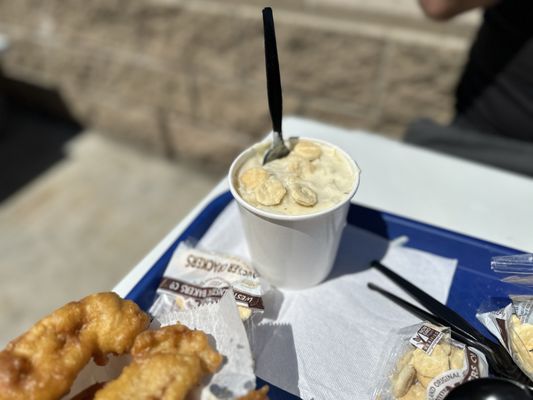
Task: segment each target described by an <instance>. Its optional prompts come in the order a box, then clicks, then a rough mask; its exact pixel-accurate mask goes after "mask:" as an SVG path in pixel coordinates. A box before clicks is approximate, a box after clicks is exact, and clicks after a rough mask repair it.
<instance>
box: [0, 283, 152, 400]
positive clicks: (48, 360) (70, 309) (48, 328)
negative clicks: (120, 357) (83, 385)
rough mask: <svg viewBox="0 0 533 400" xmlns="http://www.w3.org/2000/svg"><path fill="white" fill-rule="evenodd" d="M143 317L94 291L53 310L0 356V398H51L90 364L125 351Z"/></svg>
mask: <svg viewBox="0 0 533 400" xmlns="http://www.w3.org/2000/svg"><path fill="white" fill-rule="evenodd" d="M148 325H149V317H148V316H147V315H146V314H145V313H144V312H143V311H141V310H140V309H139V307H138V306H137V305H136V304H135V303H134V302H132V301H129V300H123V299H121V298H120V297H119V296H118V295H116V294H115V293H99V294H94V295H91V296H87V297H85V298H84V299H82V300H80V301H76V302H71V303H68V304H66V305H65V306H63V307H61V308H59V309H58V310H56V311H54V312H53V313H52V314H50V315H49V316H47V317H45V318H43V319H42V320H40V321H39V322H37V323H36V324H35V325H34V326H32V327H31V328H30V330H29V331H27V332H26V333H24V334H23V335H22V336H20V337H18V338H17V339H15V340H13V341H11V342H10V343H9V344H8V345H7V346H6V348H5V349H4V350H3V351H2V352H0V400H19V399H31V400H56V399H59V398H60V397H61V396H63V395H65V394H67V393H68V392H69V390H70V386H71V385H72V383H73V382H74V380H75V379H76V376H77V375H78V373H79V372H80V370H81V369H82V368H83V367H84V366H85V365H86V364H87V363H88V362H89V361H90V360H91V358H93V359H94V361H95V362H96V363H97V364H98V365H103V364H105V363H106V362H107V355H109V354H123V353H126V352H128V351H129V350H130V348H131V346H132V345H133V341H134V339H135V337H137V335H138V334H139V333H140V332H142V331H144V330H145V329H146V328H147V327H148Z"/></svg>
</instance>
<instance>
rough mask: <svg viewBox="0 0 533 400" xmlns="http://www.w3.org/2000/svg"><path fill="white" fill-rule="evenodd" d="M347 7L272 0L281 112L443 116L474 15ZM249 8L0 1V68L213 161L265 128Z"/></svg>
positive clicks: (88, 117) (125, 135) (125, 128)
mask: <svg viewBox="0 0 533 400" xmlns="http://www.w3.org/2000/svg"><path fill="white" fill-rule="evenodd" d="M382 1H385V0H382ZM405 1H407V0H403V2H404V3H405ZM408 1H414V0H408ZM287 3H289V4H287ZM355 3H356V5H355V6H351V7H350V6H347V5H346V3H345V2H342V1H340V2H339V1H337V2H335V1H332V0H314V1H311V0H292V1H291V2H282V1H281V0H274V1H272V2H271V4H272V6H273V7H274V13H275V19H276V30H277V39H278V52H279V57H280V66H281V73H282V84H283V89H284V113H285V114H286V115H289V114H293V115H301V116H307V117H311V118H315V119H319V120H322V121H326V122H332V123H335V124H338V125H341V126H346V127H349V128H358V129H367V130H371V131H375V132H378V133H382V134H385V135H390V136H398V135H401V133H402V132H403V130H404V129H405V126H406V124H407V123H408V122H409V121H410V120H412V119H414V118H416V117H420V116H426V117H431V118H434V119H436V120H437V121H440V122H446V121H447V120H448V119H449V118H450V115H451V110H452V101H453V99H452V93H453V88H454V85H455V80H456V79H457V76H458V73H459V71H460V68H461V66H462V64H463V61H464V57H465V53H466V49H467V45H468V42H469V38H470V37H471V35H472V33H473V31H474V29H475V25H476V24H475V21H474V22H472V21H459V22H455V23H451V24H447V25H437V24H434V23H430V22H428V21H425V20H424V18H422V17H421V16H420V15H418V14H412V13H411V14H401V13H398V12H397V11H398V10H395V12H387V11H386V10H383V7H382V8H376V9H372V7H370V8H369V7H368V4H371V3H372V2H366V3H365V4H366V5H367V7H366V8H361V7H359V8H357V3H361V1H359V2H355ZM378 3H379V2H378ZM401 3H402V1H399V0H398V4H401ZM262 5H263V4H262V3H261V2H259V1H258V0H226V1H224V2H217V1H215V0H16V1H13V0H0V33H3V34H6V35H7V36H8V37H9V40H10V42H11V46H10V48H9V50H8V51H7V52H6V53H5V54H3V55H2V57H0V68H1V70H2V73H3V74H4V75H5V76H6V77H8V78H11V79H16V80H21V81H24V82H28V83H31V84H34V85H37V86H41V87H45V88H50V89H53V90H56V91H58V92H59V94H60V95H61V96H62V97H63V99H64V100H65V102H66V103H67V105H68V107H69V108H70V110H71V111H72V113H73V115H74V116H75V117H76V118H77V119H78V120H79V121H80V122H81V123H83V124H85V125H86V126H88V127H91V128H95V129H96V130H98V131H100V132H103V133H105V134H107V135H111V136H113V137H115V138H117V139H119V140H121V141H123V142H124V143H129V144H132V145H136V146H138V147H140V148H142V149H145V150H147V151H152V152H154V153H157V154H161V155H163V156H166V157H169V158H186V159H193V160H196V161H200V162H202V163H203V164H206V165H212V166H214V167H226V166H227V165H228V162H229V161H230V160H231V159H232V158H233V157H234V155H235V154H236V153H237V152H238V151H239V150H241V149H242V148H244V147H246V146H248V145H249V144H250V143H252V142H254V141H256V140H257V139H258V138H259V137H261V136H262V135H264V134H265V132H267V131H268V130H269V129H270V120H269V115H268V108H267V101H266V90H265V72H264V58H263V41H262V40H263V38H262V21H261V8H262Z"/></svg>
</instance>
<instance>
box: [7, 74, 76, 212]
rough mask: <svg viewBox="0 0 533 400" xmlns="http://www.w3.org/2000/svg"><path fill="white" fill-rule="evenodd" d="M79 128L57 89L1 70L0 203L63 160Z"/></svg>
mask: <svg viewBox="0 0 533 400" xmlns="http://www.w3.org/2000/svg"><path fill="white" fill-rule="evenodd" d="M81 131H82V127H81V125H80V124H79V123H77V122H76V121H75V120H74V118H73V117H72V115H71V113H70V112H69V110H68V108H67V106H66V105H65V102H64V101H63V100H62V99H61V97H60V95H59V94H58V93H57V92H55V91H53V90H48V89H43V88H40V87H37V86H33V85H30V84H27V83H22V82H19V81H14V80H11V79H7V78H5V77H3V75H2V73H1V71H0V182H1V184H0V202H2V201H4V200H6V199H7V198H9V197H10V196H11V195H12V194H14V193H15V192H17V191H18V190H20V189H22V188H23V187H24V186H25V185H27V184H28V183H30V182H31V181H33V180H34V179H35V178H37V177H38V176H39V175H41V174H42V173H43V172H44V171H46V170H47V169H49V168H50V167H51V166H53V165H54V164H55V163H57V162H58V161H60V160H62V159H63V158H64V157H65V153H64V145H65V143H66V142H68V141H69V140H70V139H72V138H73V137H74V136H76V135H78V134H79V133H80V132H81Z"/></svg>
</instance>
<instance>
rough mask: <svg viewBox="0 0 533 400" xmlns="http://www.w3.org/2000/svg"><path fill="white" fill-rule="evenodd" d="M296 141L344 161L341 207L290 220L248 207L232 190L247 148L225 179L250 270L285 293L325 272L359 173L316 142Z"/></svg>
mask: <svg viewBox="0 0 533 400" xmlns="http://www.w3.org/2000/svg"><path fill="white" fill-rule="evenodd" d="M301 139H304V140H309V141H312V142H318V143H322V144H324V145H327V146H330V147H333V148H335V149H336V150H337V151H338V152H339V153H340V154H343V155H344V156H345V157H346V160H347V161H348V163H349V164H350V166H351V168H352V170H353V174H354V182H353V187H352V190H351V191H350V194H349V195H348V196H346V198H345V199H344V201H343V202H341V203H339V204H336V205H335V206H333V207H331V208H329V209H326V210H321V211H318V212H316V213H313V214H307V215H294V216H291V215H280V214H275V213H272V212H268V211H264V210H260V209H258V208H256V207H254V206H252V205H251V204H249V203H247V202H246V201H245V200H244V199H243V198H242V197H241V196H240V194H239V192H238V191H237V179H238V172H239V169H240V168H241V166H242V165H243V164H244V162H245V161H246V160H248V159H249V158H250V157H253V156H254V155H255V150H254V149H253V148H248V149H247V150H245V151H243V152H242V153H241V154H240V155H239V156H238V157H237V158H236V159H235V161H233V163H232V164H231V167H230V170H229V175H228V178H229V185H230V190H231V193H232V194H233V197H234V198H235V199H236V200H237V203H238V205H239V211H240V214H241V220H242V224H243V228H244V234H245V238H246V242H247V244H248V250H249V251H250V255H251V258H252V262H253V264H254V266H255V268H256V269H257V271H258V272H259V273H260V274H261V276H263V277H264V278H265V279H267V280H268V281H269V282H270V283H271V284H274V285H276V286H278V287H281V288H286V289H303V288H307V287H310V286H314V285H316V284H318V283H320V282H321V281H323V280H324V278H326V276H327V275H328V274H329V273H330V271H331V268H332V267H333V262H334V261H335V256H336V254H337V249H338V247H339V242H340V238H341V235H342V230H343V229H344V226H345V225H346V214H347V213H348V209H349V207H350V200H351V198H352V197H353V196H354V194H355V192H356V191H357V187H358V186H359V174H360V169H359V167H358V166H357V164H356V163H355V162H354V161H353V160H352V159H351V158H350V156H349V155H348V154H346V152H344V151H343V150H341V149H340V148H339V147H337V146H334V145H332V144H331V143H328V142H325V141H322V140H317V139H311V138H301Z"/></svg>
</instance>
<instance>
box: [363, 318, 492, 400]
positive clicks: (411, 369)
mask: <svg viewBox="0 0 533 400" xmlns="http://www.w3.org/2000/svg"><path fill="white" fill-rule="evenodd" d="M392 336H393V337H392V338H391V341H390V342H389V346H387V347H388V348H387V353H388V355H387V356H385V357H384V358H383V362H382V365H380V366H379V368H380V373H381V374H384V376H383V378H382V381H381V383H380V385H379V386H378V388H377V389H376V390H375V391H374V393H373V397H372V398H373V399H374V400H426V399H427V400H442V399H444V398H445V397H446V395H447V394H448V393H449V392H450V391H451V390H452V389H453V388H454V387H455V386H457V385H459V384H461V383H463V382H467V381H470V380H473V379H478V378H481V377H486V376H488V365H487V360H486V359H485V356H484V355H483V354H482V353H481V352H479V351H478V350H476V349H473V348H471V347H468V346H465V345H464V344H463V343H460V342H458V341H456V340H453V339H452V338H451V336H450V329H449V328H447V327H440V326H436V325H433V324H430V323H429V322H423V323H421V324H417V325H413V326H410V327H407V328H403V329H401V330H399V331H396V332H394V333H393V334H392Z"/></svg>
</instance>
